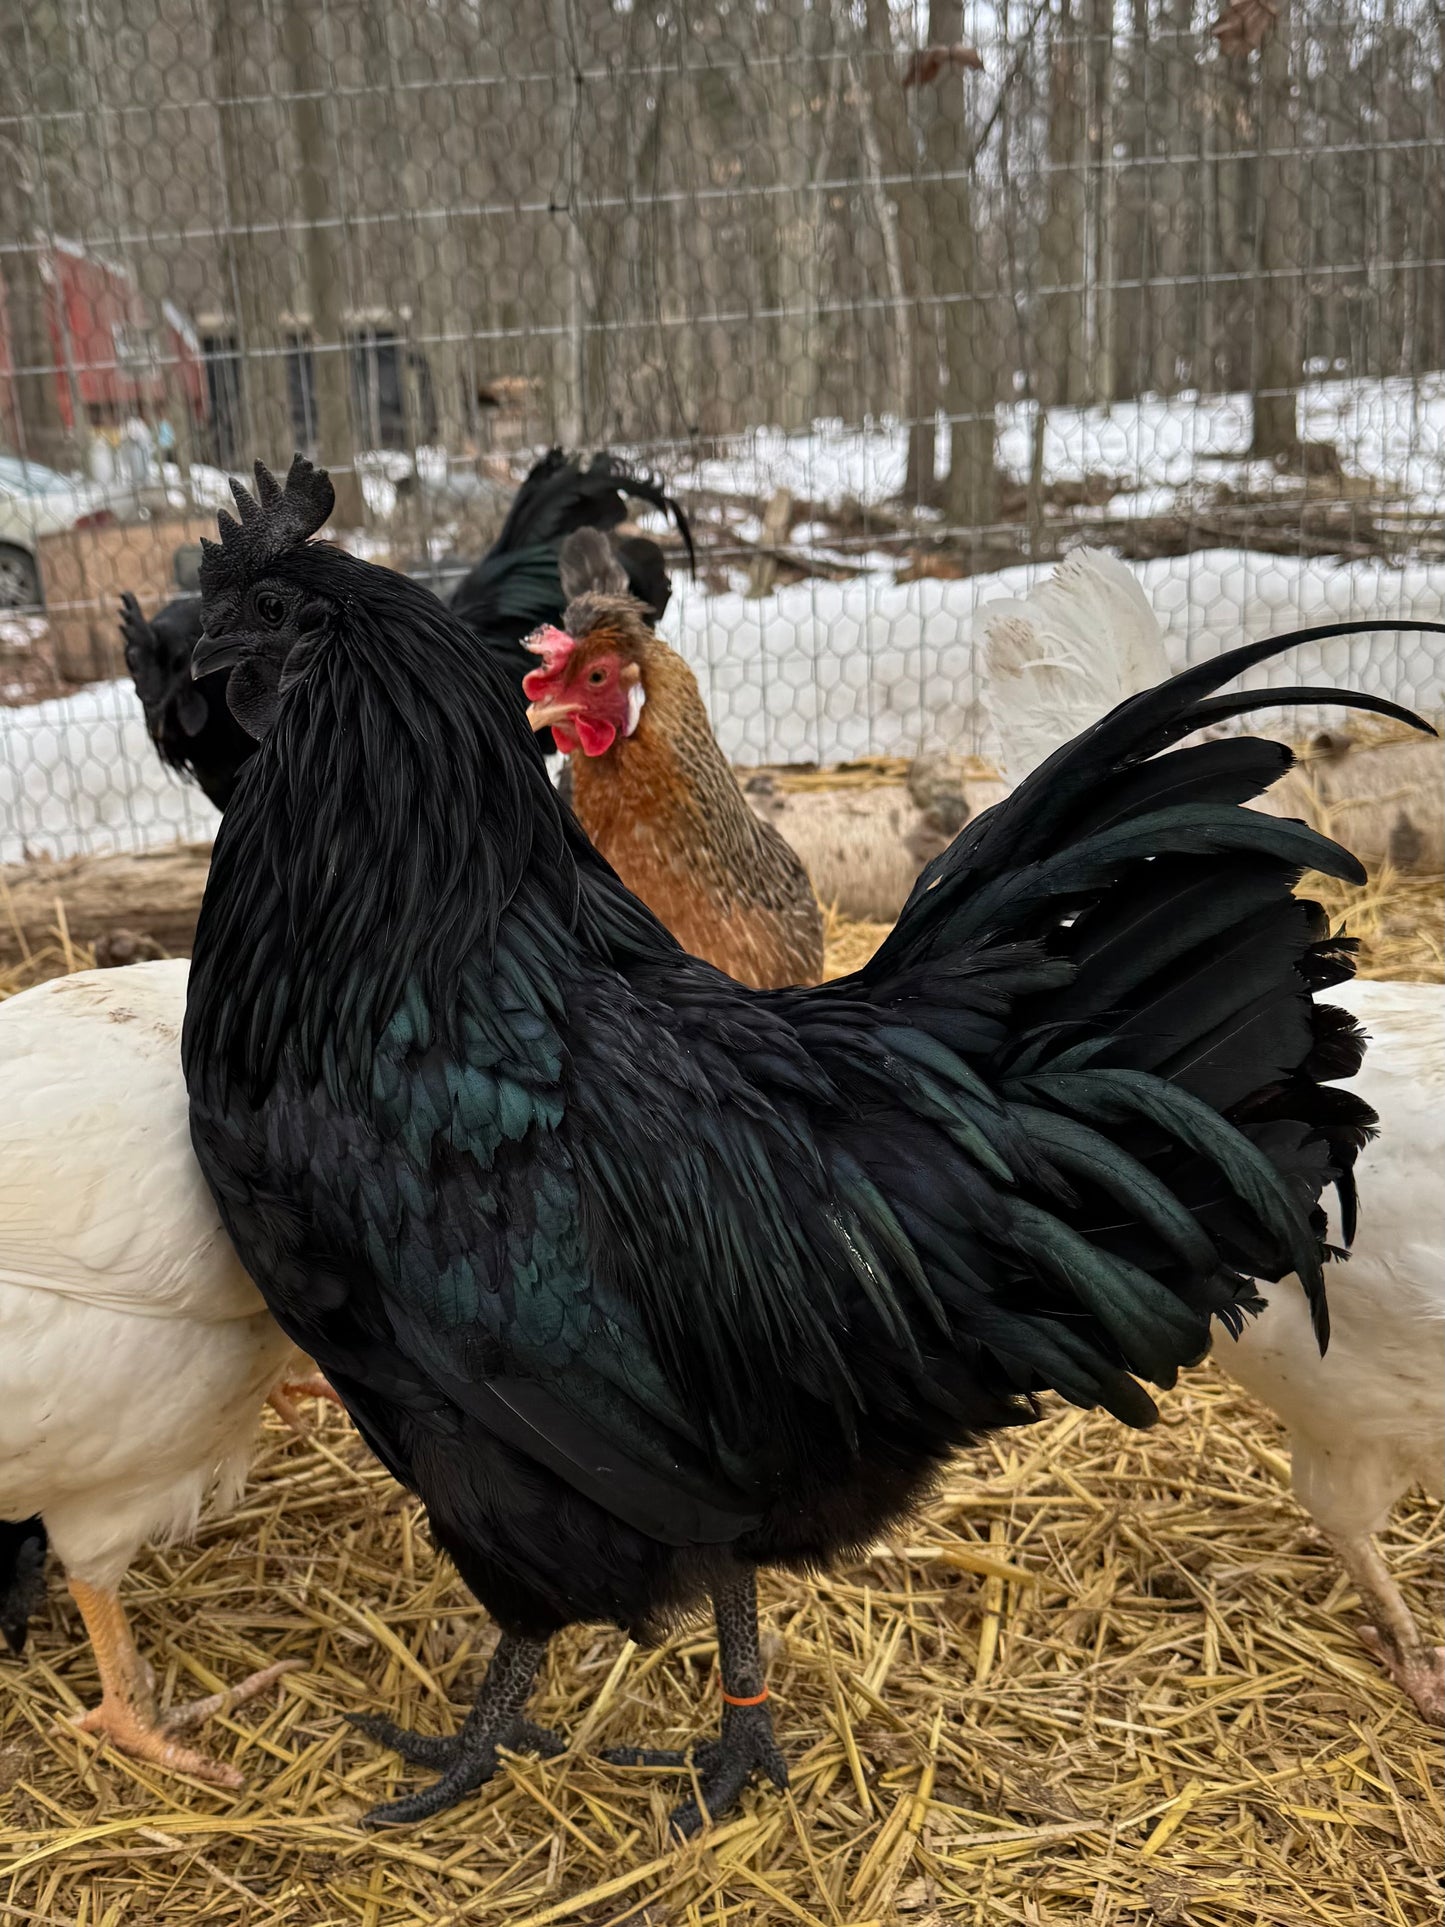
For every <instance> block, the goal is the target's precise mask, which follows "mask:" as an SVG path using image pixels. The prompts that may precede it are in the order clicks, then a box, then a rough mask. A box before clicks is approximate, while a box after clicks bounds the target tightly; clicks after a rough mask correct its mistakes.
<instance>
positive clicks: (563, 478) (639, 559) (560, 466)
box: [450, 448, 694, 756]
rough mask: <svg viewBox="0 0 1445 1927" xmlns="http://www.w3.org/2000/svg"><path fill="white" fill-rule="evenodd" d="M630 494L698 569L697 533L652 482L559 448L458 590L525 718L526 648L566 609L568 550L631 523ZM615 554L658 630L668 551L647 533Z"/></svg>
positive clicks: (458, 606)
mask: <svg viewBox="0 0 1445 1927" xmlns="http://www.w3.org/2000/svg"><path fill="white" fill-rule="evenodd" d="M629 496H632V497H634V498H635V499H636V500H637V501H640V502H650V503H651V504H652V506H653V507H654V508H658V509H661V510H662V511H663V512H664V513H665V514H667V515H669V516H670V517H671V518H672V520H673V522H674V524H675V525H676V528H677V532H678V534H679V535H680V536H681V537H682V541H683V546H684V548H685V549H686V551H687V559H688V567H689V568H691V567H692V566H693V559H694V558H693V547H692V530H691V528H690V527H689V524H688V519H687V516H686V514H685V512H684V511H683V509H682V506H681V504H680V503H678V502H676V501H675V500H674V499H673V497H672V496H670V495H669V494H668V493H667V491H666V489H665V488H664V487H663V485H662V483H661V482H659V481H658V480H657V478H656V477H655V476H651V475H644V474H639V473H637V472H636V471H634V470H632V469H628V468H625V467H624V466H623V465H622V463H621V462H619V461H618V460H617V458H616V457H615V456H613V455H609V454H608V453H607V452H606V451H605V450H604V451H602V452H601V453H599V454H596V455H594V456H593V457H592V459H591V461H590V462H588V463H586V464H585V465H584V464H583V462H582V461H581V459H580V458H579V457H578V456H576V455H567V454H564V453H563V451H562V450H561V449H560V448H553V449H550V450H549V451H548V452H547V454H545V455H544V456H543V457H542V459H541V461H539V462H538V463H537V464H536V465H535V467H533V468H532V469H531V471H530V472H529V473H528V475H527V478H526V480H525V481H524V482H523V483H522V486H521V487H520V488H519V489H518V490H517V493H516V495H515V496H514V497H513V498H512V506H511V508H510V509H509V510H508V511H507V519H506V521H505V522H504V523H503V524H502V529H501V533H500V534H499V535H498V537H497V539H496V541H495V542H494V543H493V544H492V546H491V548H490V549H488V551H487V553H486V554H485V555H484V556H483V557H482V559H481V561H480V562H478V563H477V565H476V567H475V568H474V569H472V570H471V571H470V572H469V573H468V574H467V575H465V576H463V578H462V580H461V581H460V582H459V583H458V584H457V587H456V588H455V589H454V590H453V592H452V597H451V605H450V606H451V611H452V614H453V615H454V616H455V617H456V618H457V619H458V621H460V622H464V623H465V624H466V626H467V628H468V629H470V630H471V631H472V633H473V635H475V636H477V637H478V638H479V639H480V640H481V641H483V642H484V643H486V645H487V647H488V648H489V649H490V650H491V651H492V652H493V654H494V655H496V656H497V657H498V658H499V659H500V660H501V662H502V663H503V664H504V666H505V667H506V669H507V670H508V671H509V672H510V679H511V682H512V683H513V685H514V686H515V688H516V691H517V694H518V697H519V700H520V702H521V705H522V709H523V711H524V712H525V709H526V700H527V699H526V697H525V696H523V695H522V694H521V688H522V678H523V676H525V675H526V674H527V673H528V671H529V670H532V669H535V668H536V666H537V663H536V658H535V657H533V656H531V655H529V654H528V653H527V651H526V650H525V649H523V647H522V643H523V641H524V640H525V639H526V637H528V636H530V635H531V633H532V631H533V630H534V629H539V628H541V626H542V625H543V624H544V623H548V622H551V623H558V622H560V621H561V620H562V615H563V612H564V610H565V608H566V605H567V597H566V596H565V595H564V593H563V591H562V580H561V576H560V575H559V573H558V553H559V551H560V549H561V547H562V544H563V542H564V541H565V540H566V538H567V537H568V536H569V535H571V534H572V533H573V531H574V530H576V529H601V530H602V531H603V532H604V533H610V532H611V531H612V530H613V529H615V528H618V527H619V526H620V525H621V524H622V523H623V522H625V521H626V520H627V515H628V508H627V498H628V497H629ZM612 546H613V548H614V550H615V551H616V554H617V559H618V561H619V562H620V563H621V564H622V567H623V569H624V570H625V571H626V574H627V587H628V590H629V592H630V593H631V594H632V595H635V596H636V597H637V599H638V601H639V602H640V603H642V605H643V608H644V609H645V611H646V612H647V619H648V621H649V623H650V624H651V625H652V626H653V627H654V628H655V627H656V626H657V623H658V622H659V620H660V619H661V617H662V614H663V611H664V610H665V609H666V608H667V605H668V603H669V601H670V600H671V598H672V579H671V577H670V576H669V575H668V572H667V561H666V558H665V557H664V555H663V553H662V550H661V549H660V548H659V547H658V545H657V543H656V542H654V541H652V540H651V539H650V538H649V537H648V536H645V535H630V536H622V537H619V538H617V539H615V540H614V541H613V544H612ZM537 741H538V743H539V745H540V746H541V748H542V751H543V753H544V754H545V755H548V756H550V755H552V753H553V750H554V744H553V742H552V732H551V730H550V729H547V730H542V731H540V732H539V733H538V736H537Z"/></svg>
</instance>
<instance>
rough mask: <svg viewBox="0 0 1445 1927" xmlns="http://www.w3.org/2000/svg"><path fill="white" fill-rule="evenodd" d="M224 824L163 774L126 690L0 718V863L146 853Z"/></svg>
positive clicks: (111, 689) (126, 686)
mask: <svg viewBox="0 0 1445 1927" xmlns="http://www.w3.org/2000/svg"><path fill="white" fill-rule="evenodd" d="M220 820H221V818H220V813H219V811H217V810H215V809H213V808H212V807H211V805H210V804H209V803H208V802H207V801H206V798H205V797H204V796H203V795H202V793H201V792H200V790H198V789H196V788H195V786H194V785H193V784H190V783H183V782H182V781H181V780H180V778H179V777H178V776H174V775H172V774H171V772H170V771H169V770H167V769H166V768H164V766H163V765H162V763H161V761H160V759H159V758H158V757H157V755H156V752H155V749H154V747H153V745H152V743H151V740H150V737H149V736H148V735H147V734H146V727H145V719H144V717H143V716H142V714H141V707H140V703H139V702H138V701H137V699H136V693H135V690H134V689H133V688H132V687H131V685H130V683H129V682H105V683H93V684H92V685H91V686H90V687H89V688H87V689H82V690H80V691H79V692H78V693H77V694H76V695H74V696H65V697H59V698H56V699H54V700H52V701H50V702H44V703H33V704H31V705H30V706H29V707H27V708H24V709H0V861H3V862H6V863H17V862H19V861H21V860H22V859H23V858H24V857H25V856H27V855H42V854H43V855H48V856H56V857H63V856H82V855H88V854H97V855H99V854H105V853H108V852H110V851H113V850H144V849H151V848H154V847H155V846H157V845H160V844H164V843H173V842H175V841H176V839H177V838H181V839H185V840H189V839H191V838H206V837H211V836H214V834H215V830H216V825H217V824H218V823H219V822H220Z"/></svg>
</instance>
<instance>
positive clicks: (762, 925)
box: [572, 636, 823, 989]
mask: <svg viewBox="0 0 1445 1927" xmlns="http://www.w3.org/2000/svg"><path fill="white" fill-rule="evenodd" d="M639 662H640V666H641V669H642V674H643V687H644V689H645V690H646V694H647V702H646V705H645V707H644V708H643V711H642V715H641V718H640V720H639V722H638V725H637V729H636V731H635V732H634V733H633V735H631V736H629V737H621V738H619V739H618V741H617V742H616V743H614V745H613V746H612V748H611V749H610V750H608V751H607V753H606V754H605V755H603V756H599V757H588V756H582V755H577V756H575V757H574V758H573V759H572V782H573V798H572V801H573V808H574V809H575V810H576V812H577V815H578V818H579V820H580V822H581V823H582V826H583V828H584V829H585V830H586V831H587V834H588V835H589V836H590V837H591V839H592V841H593V842H594V843H595V844H596V845H597V847H598V849H599V850H600V851H601V852H602V854H603V855H604V856H605V857H606V858H607V860H608V862H609V863H610V864H611V865H612V867H613V868H614V869H615V870H616V871H617V874H618V875H619V876H620V877H621V878H622V880H623V882H624V883H625V884H626V885H627V887H628V888H629V889H630V890H632V891H633V892H635V894H636V895H637V896H639V897H641V898H642V899H643V901H644V902H645V903H647V904H649V905H650V906H651V907H652V909H653V910H654V911H655V912H656V913H657V915H658V916H659V917H661V919H662V921H663V922H664V923H665V924H666V925H667V927H668V929H669V930H671V931H672V933H673V935H674V936H675V937H676V938H677V939H678V941H679V942H680V943H681V944H682V946H683V948H684V949H686V950H690V951H691V952H692V953H693V954H694V955H695V956H700V957H706V958H708V959H709V961H710V962H712V963H714V964H716V965H717V967H718V968H719V969H720V970H725V971H726V972H727V973H728V975H729V976H730V977H736V978H737V979H738V981H739V982H740V983H745V984H751V985H752V986H754V987H755V988H757V989H776V988H782V987H783V986H785V985H788V984H815V983H817V982H818V980H819V978H820V977H821V976H822V974H823V918H822V912H821V911H820V909H819V907H818V900H817V898H816V896H815V895H814V894H813V886H812V884H811V883H810V882H809V880H808V873H807V871H806V870H805V869H804V868H803V865H802V863H801V861H800V860H799V858H798V856H797V854H796V852H795V851H794V850H793V849H792V848H791V847H790V845H789V844H787V843H786V842H785V841H784V840H783V838H782V837H781V836H780V835H779V834H778V832H777V830H776V829H774V827H773V826H772V824H771V823H764V822H763V821H762V820H761V819H760V818H759V817H758V816H757V815H756V813H755V812H754V811H753V810H751V809H750V808H749V807H748V802H747V798H746V797H745V796H744V795H743V793H742V791H741V789H740V788H739V787H738V780H737V777H736V776H735V775H734V774H733V771H732V767H731V765H730V764H729V763H728V761H727V758H726V757H725V756H724V755H723V753H722V750H721V749H720V748H719V746H718V741H717V738H716V737H715V736H714V734H713V731H712V725H711V723H710V722H709V721H708V715H707V710H706V709H705V708H704V706H703V700H702V695H701V693H700V691H699V690H698V686H697V678H696V677H695V676H694V675H693V672H692V670H691V669H690V668H689V667H688V665H687V664H686V663H685V662H684V661H683V660H682V658H681V656H679V655H677V654H676V652H675V651H673V650H672V649H669V648H668V646H667V644H666V643H665V642H663V641H662V639H661V638H660V637H657V636H648V637H647V638H646V640H645V642H642V643H641V645H640V648H639Z"/></svg>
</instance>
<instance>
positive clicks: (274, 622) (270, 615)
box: [256, 595, 286, 629]
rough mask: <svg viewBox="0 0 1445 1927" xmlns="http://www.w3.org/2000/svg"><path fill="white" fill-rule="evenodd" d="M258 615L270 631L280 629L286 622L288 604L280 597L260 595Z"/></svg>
mask: <svg viewBox="0 0 1445 1927" xmlns="http://www.w3.org/2000/svg"><path fill="white" fill-rule="evenodd" d="M256 614H257V615H258V616H259V617H260V618H261V620H262V622H264V623H265V624H266V627H267V628H268V629H279V628H280V627H281V624H282V623H283V622H284V621H285V620H286V604H285V603H284V602H283V601H282V599H281V597H280V596H278V595H258V596H257V598H256Z"/></svg>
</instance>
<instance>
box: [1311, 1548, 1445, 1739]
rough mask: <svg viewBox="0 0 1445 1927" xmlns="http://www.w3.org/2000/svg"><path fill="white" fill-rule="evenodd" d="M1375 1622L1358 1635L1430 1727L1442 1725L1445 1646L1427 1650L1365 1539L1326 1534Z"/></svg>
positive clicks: (1396, 1589)
mask: <svg viewBox="0 0 1445 1927" xmlns="http://www.w3.org/2000/svg"><path fill="white" fill-rule="evenodd" d="M1328 1537H1329V1540H1330V1544H1331V1545H1332V1546H1333V1547H1334V1548H1335V1551H1336V1552H1337V1553H1338V1554H1339V1555H1340V1561H1341V1563H1342V1564H1343V1566H1344V1568H1345V1571H1346V1572H1347V1573H1348V1574H1349V1575H1350V1577H1351V1579H1353V1580H1354V1582H1355V1585H1356V1586H1357V1587H1358V1589H1359V1593H1360V1597H1361V1598H1362V1599H1363V1600H1364V1602H1365V1604H1366V1605H1367V1606H1368V1607H1369V1608H1370V1609H1371V1611H1372V1612H1373V1613H1374V1616H1375V1620H1376V1624H1375V1625H1373V1626H1362V1627H1361V1628H1360V1637H1361V1639H1362V1640H1363V1641H1364V1642H1365V1644H1366V1646H1368V1647H1369V1649H1370V1651H1371V1652H1372V1653H1373V1654H1374V1655H1375V1658H1376V1659H1378V1660H1379V1662H1380V1664H1381V1665H1382V1666H1383V1667H1384V1669H1385V1671H1386V1672H1387V1673H1388V1674H1389V1675H1390V1678H1391V1679H1392V1680H1393V1681H1394V1682H1395V1684H1396V1685H1397V1686H1398V1687H1399V1688H1400V1691H1401V1692H1402V1693H1406V1694H1408V1695H1409V1697H1410V1698H1411V1699H1412V1700H1413V1701H1414V1702H1415V1704H1416V1706H1418V1707H1419V1709H1420V1715H1421V1717H1422V1719H1426V1720H1429V1722H1430V1723H1431V1725H1432V1726H1445V1646H1435V1647H1430V1646H1427V1645H1426V1644H1425V1642H1424V1640H1423V1639H1421V1637H1420V1632H1419V1628H1418V1627H1417V1626H1416V1624H1415V1621H1414V1619H1413V1618H1412V1617H1411V1613H1410V1608H1409V1607H1408V1606H1407V1605H1406V1604H1405V1601H1404V1598H1403V1596H1402V1595H1401V1592H1400V1588H1399V1587H1398V1586H1397V1585H1396V1584H1395V1580H1394V1576H1393V1575H1392V1573H1391V1571H1390V1568H1389V1567H1388V1566H1387V1565H1386V1563H1385V1560H1384V1556H1383V1554H1382V1553H1381V1551H1380V1548H1379V1547H1378V1546H1377V1545H1376V1544H1375V1542H1374V1540H1373V1539H1371V1538H1370V1537H1368V1535H1367V1536H1366V1537H1364V1538H1361V1539H1346V1538H1342V1537H1337V1536H1336V1535H1335V1534H1334V1533H1330V1534H1329V1535H1328Z"/></svg>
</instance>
